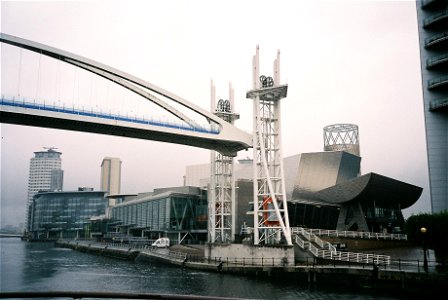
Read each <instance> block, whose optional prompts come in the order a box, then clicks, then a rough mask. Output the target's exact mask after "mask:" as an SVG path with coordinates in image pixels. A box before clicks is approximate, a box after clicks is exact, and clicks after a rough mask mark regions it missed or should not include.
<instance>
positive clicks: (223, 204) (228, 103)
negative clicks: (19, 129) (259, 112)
mask: <svg viewBox="0 0 448 300" xmlns="http://www.w3.org/2000/svg"><path fill="white" fill-rule="evenodd" d="M233 104H234V91H233V88H232V85H231V84H230V85H229V100H223V99H220V100H219V101H218V103H217V105H216V100H215V86H214V84H213V82H212V83H211V109H212V111H213V112H214V114H215V115H216V116H218V117H220V118H221V119H223V120H224V121H226V122H229V123H230V124H233V123H234V122H235V120H237V119H239V117H240V116H239V114H237V113H234V112H233V110H234V105H233ZM210 167H211V170H210V194H209V196H210V198H209V199H210V200H209V240H210V242H211V243H230V242H232V241H233V240H234V236H235V178H234V176H233V174H234V173H233V169H234V162H233V157H230V156H226V155H222V154H221V153H219V152H216V151H212V152H211V164H210Z"/></svg>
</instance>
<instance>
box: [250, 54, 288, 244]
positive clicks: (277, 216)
mask: <svg viewBox="0 0 448 300" xmlns="http://www.w3.org/2000/svg"><path fill="white" fill-rule="evenodd" d="M252 65H253V69H252V76H253V78H252V82H253V89H252V90H250V91H248V92H247V94H246V98H250V99H253V156H254V159H253V172H254V176H253V178H254V200H253V201H254V202H253V203H254V205H253V206H254V211H253V213H254V244H255V245H258V244H281V243H284V244H287V245H292V241H291V229H290V227H289V218H288V206H287V199H286V190H285V180H284V172H283V156H282V151H281V126H280V125H281V114H280V103H281V102H280V100H281V99H282V98H285V97H286V95H287V91H288V85H281V84H280V51H278V52H277V58H276V59H275V61H274V74H273V77H270V76H264V75H261V76H260V67H259V47H258V45H257V48H256V54H255V55H254V56H253V60H252Z"/></svg>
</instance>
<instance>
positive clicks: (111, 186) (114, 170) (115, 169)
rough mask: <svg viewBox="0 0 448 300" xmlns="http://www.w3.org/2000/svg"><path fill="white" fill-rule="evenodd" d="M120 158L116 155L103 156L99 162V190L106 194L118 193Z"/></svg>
mask: <svg viewBox="0 0 448 300" xmlns="http://www.w3.org/2000/svg"><path fill="white" fill-rule="evenodd" d="M120 186H121V160H120V159H119V158H116V157H105V158H103V162H102V163H101V190H102V191H104V192H106V193H107V194H108V195H118V194H120Z"/></svg>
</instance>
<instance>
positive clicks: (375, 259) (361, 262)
mask: <svg viewBox="0 0 448 300" xmlns="http://www.w3.org/2000/svg"><path fill="white" fill-rule="evenodd" d="M304 232H305V233H306V231H304ZM302 237H303V236H302ZM302 237H301V236H299V235H298V234H297V233H296V234H295V235H294V242H295V243H296V244H297V245H299V247H300V248H301V249H304V250H307V251H309V252H310V253H312V254H313V257H307V258H305V260H304V261H302V262H300V263H299V262H296V263H295V265H296V264H297V265H298V266H301V265H302V266H314V267H316V266H321V267H331V266H332V265H333V264H335V265H334V267H339V268H341V267H347V268H366V267H367V268H371V267H372V264H376V265H378V266H381V267H382V268H384V269H388V270H399V271H406V272H426V271H425V270H424V264H423V260H409V259H391V258H390V256H387V255H376V254H366V253H356V252H344V251H337V250H329V249H322V248H318V247H317V246H316V245H315V244H313V242H310V241H308V240H306V238H305V237H303V238H302ZM310 238H311V239H312V236H311V235H310ZM65 242H67V241H65ZM76 244H78V245H84V246H90V247H92V248H93V247H95V248H99V247H103V248H105V249H106V248H107V249H110V248H113V247H114V248H116V249H122V251H126V252H127V251H130V250H134V251H139V252H141V253H148V254H150V255H153V256H157V257H160V258H164V259H167V260H175V261H177V262H193V263H202V264H209V265H214V266H216V267H218V266H220V265H221V266H223V265H226V266H243V267H244V266H247V267H250V266H253V267H260V266H262V267H284V266H292V264H291V263H292V262H293V261H294V257H289V258H288V257H283V258H279V257H259V258H255V257H205V256H201V255H192V254H187V253H184V252H178V251H172V250H170V249H169V248H163V249H159V248H154V247H151V246H149V245H140V246H137V245H129V244H124V243H123V244H122V243H106V244H104V243H99V242H94V241H92V240H90V241H88V240H84V241H76V243H75V242H71V243H70V245H76ZM336 263H337V264H338V265H337V266H336ZM428 265H429V272H437V271H438V270H439V268H443V266H444V265H443V264H442V265H441V264H440V263H437V262H436V261H432V260H428ZM445 270H446V268H445ZM445 272H446V271H445Z"/></svg>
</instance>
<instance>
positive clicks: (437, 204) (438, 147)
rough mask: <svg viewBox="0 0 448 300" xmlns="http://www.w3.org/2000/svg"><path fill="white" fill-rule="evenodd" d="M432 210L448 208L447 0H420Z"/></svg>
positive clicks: (419, 13)
mask: <svg viewBox="0 0 448 300" xmlns="http://www.w3.org/2000/svg"><path fill="white" fill-rule="evenodd" d="M417 19H418V31H419V39H420V58H421V70H422V84H423V107H424V116H425V127H426V147H427V153H428V169H429V184H430V190H431V210H432V212H433V213H436V212H440V211H443V210H447V209H448V1H446V0H422V1H420V0H418V1H417Z"/></svg>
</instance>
